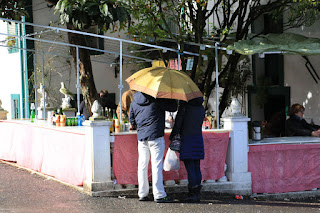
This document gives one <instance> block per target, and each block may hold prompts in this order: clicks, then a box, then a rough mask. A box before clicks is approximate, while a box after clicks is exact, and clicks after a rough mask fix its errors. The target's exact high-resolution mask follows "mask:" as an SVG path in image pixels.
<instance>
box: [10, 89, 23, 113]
mask: <svg viewBox="0 0 320 213" xmlns="http://www.w3.org/2000/svg"><path fill="white" fill-rule="evenodd" d="M11 118H12V119H19V118H21V116H20V95H19V94H11Z"/></svg>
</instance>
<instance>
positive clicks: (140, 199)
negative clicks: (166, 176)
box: [139, 197, 150, 201]
mask: <svg viewBox="0 0 320 213" xmlns="http://www.w3.org/2000/svg"><path fill="white" fill-rule="evenodd" d="M139 201H150V199H149V197H139Z"/></svg>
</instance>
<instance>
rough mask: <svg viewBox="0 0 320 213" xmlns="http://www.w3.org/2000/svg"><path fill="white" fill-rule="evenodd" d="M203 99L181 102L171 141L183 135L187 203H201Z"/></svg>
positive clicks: (182, 154)
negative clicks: (186, 175) (187, 192)
mask: <svg viewBox="0 0 320 213" xmlns="http://www.w3.org/2000/svg"><path fill="white" fill-rule="evenodd" d="M202 102H203V98H202V97H201V98H195V99H192V100H190V101H189V102H185V101H180V102H179V108H178V113H177V116H176V120H175V123H174V127H173V129H172V132H171V134H170V138H169V139H170V140H172V139H173V138H174V136H176V135H177V134H180V135H181V139H182V144H181V148H180V160H182V161H183V162H184V165H185V167H186V170H187V173H188V191H189V194H188V197H187V199H186V200H185V201H186V202H200V190H201V181H202V175H201V171H200V160H201V159H204V145H203V138H202V123H203V119H204V118H205V110H204V108H203V106H202Z"/></svg>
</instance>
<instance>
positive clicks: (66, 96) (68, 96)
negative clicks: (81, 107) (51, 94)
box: [59, 82, 74, 109]
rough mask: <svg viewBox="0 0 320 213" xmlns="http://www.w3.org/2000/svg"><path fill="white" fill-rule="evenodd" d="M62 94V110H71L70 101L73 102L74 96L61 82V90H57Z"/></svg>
mask: <svg viewBox="0 0 320 213" xmlns="http://www.w3.org/2000/svg"><path fill="white" fill-rule="evenodd" d="M59 91H60V92H61V93H62V94H64V98H62V105H61V107H62V109H67V108H71V104H70V101H71V100H74V94H73V93H71V92H70V91H69V90H68V89H67V88H66V87H65V85H64V83H63V82H61V88H60V90H59Z"/></svg>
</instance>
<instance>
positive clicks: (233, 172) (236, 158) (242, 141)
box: [222, 116, 252, 194]
mask: <svg viewBox="0 0 320 213" xmlns="http://www.w3.org/2000/svg"><path fill="white" fill-rule="evenodd" d="M222 120H223V121H224V129H226V130H230V138H231V139H230V142H229V146H228V152H227V158H226V163H227V172H226V175H227V178H228V180H229V181H231V182H233V183H234V186H235V188H234V190H235V191H237V190H239V191H241V192H242V193H243V194H251V193H252V187H251V173H250V172H248V150H249V147H248V139H249V138H248V121H250V118H248V117H245V116H235V117H228V118H223V119H222Z"/></svg>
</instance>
